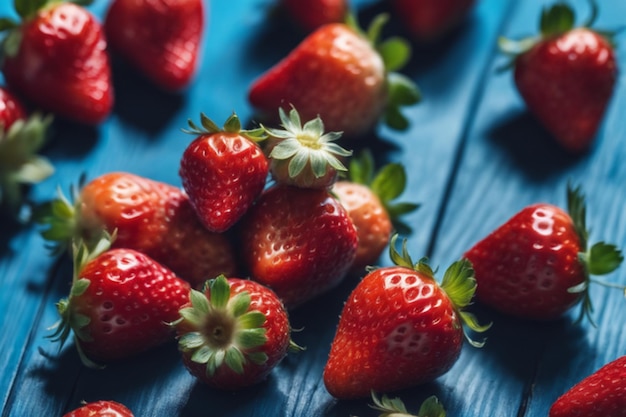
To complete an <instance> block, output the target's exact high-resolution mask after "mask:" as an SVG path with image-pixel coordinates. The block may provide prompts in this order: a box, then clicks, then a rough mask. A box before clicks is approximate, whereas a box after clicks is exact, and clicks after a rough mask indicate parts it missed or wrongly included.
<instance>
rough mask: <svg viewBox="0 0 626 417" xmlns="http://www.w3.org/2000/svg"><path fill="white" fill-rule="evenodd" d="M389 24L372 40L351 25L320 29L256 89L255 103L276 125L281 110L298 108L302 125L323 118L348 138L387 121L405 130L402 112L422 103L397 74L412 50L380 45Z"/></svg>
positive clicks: (376, 28) (378, 25) (377, 25)
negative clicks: (418, 102)
mask: <svg viewBox="0 0 626 417" xmlns="http://www.w3.org/2000/svg"><path fill="white" fill-rule="evenodd" d="M385 21H386V19H385V17H384V16H381V17H380V18H378V19H375V20H374V22H373V23H372V26H371V28H370V29H369V31H368V32H367V34H365V33H363V32H361V31H360V30H359V29H358V28H357V27H356V24H355V23H354V22H353V21H352V20H351V19H349V20H348V23H331V24H327V25H324V26H322V27H320V28H318V29H317V30H316V31H314V32H313V33H311V34H310V35H308V36H307V37H306V38H305V39H304V40H303V41H302V42H301V43H300V44H299V45H298V46H297V47H296V48H295V49H293V50H292V51H291V52H290V53H289V54H288V55H287V56H286V57H285V58H283V60H281V61H280V62H278V63H277V64H275V65H274V66H273V67H272V68H270V69H268V70H267V71H266V72H265V73H263V74H261V75H260V76H259V77H258V79H256V80H255V81H254V82H253V83H252V85H251V86H250V89H249V100H250V103H251V104H252V105H253V106H254V107H255V108H256V109H257V110H258V111H259V112H261V113H262V114H261V115H260V117H261V118H270V119H274V118H275V117H276V116H275V115H276V112H277V110H278V108H279V107H283V108H288V107H289V106H294V107H295V108H297V109H298V111H299V112H300V116H301V117H302V119H304V120H312V119H314V118H315V117H317V116H320V117H321V119H322V120H324V124H325V126H326V128H327V129H328V130H330V131H336V132H343V134H344V136H345V137H354V136H359V135H362V134H364V133H366V132H368V131H370V130H371V129H372V128H373V127H374V126H375V125H376V123H377V122H378V121H379V120H380V119H381V118H384V121H385V122H386V123H387V124H388V125H389V126H391V127H394V128H397V129H403V128H405V127H406V126H407V124H408V122H407V120H406V118H404V116H403V115H402V114H401V112H400V106H404V105H409V104H414V103H416V102H417V101H418V100H419V93H418V91H417V88H416V86H415V85H414V84H413V83H412V82H411V81H410V80H409V79H407V78H406V77H404V76H401V75H400V74H398V73H396V72H394V71H396V70H398V69H399V68H401V67H402V66H403V65H404V64H405V63H406V61H407V60H408V56H409V53H410V52H409V46H408V44H407V43H406V42H404V41H402V40H400V39H399V38H391V39H389V40H387V41H386V42H382V43H379V41H378V38H379V36H380V31H381V29H382V25H383V24H384V22H385Z"/></svg>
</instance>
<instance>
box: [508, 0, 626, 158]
mask: <svg viewBox="0 0 626 417" xmlns="http://www.w3.org/2000/svg"><path fill="white" fill-rule="evenodd" d="M591 3H592V5H593V6H594V7H595V2H591ZM596 14H597V13H596V12H595V9H594V12H593V16H594V17H595V16H596ZM574 21H575V16H574V11H573V10H572V9H571V8H570V7H569V6H567V5H566V4H563V3H557V4H555V5H554V6H552V7H551V8H549V9H547V10H544V12H543V14H542V16H541V24H540V28H541V35H540V36H539V37H537V38H527V39H523V40H521V41H519V42H515V41H510V40H508V39H504V38H501V40H500V46H501V49H502V50H503V51H504V52H506V53H508V54H510V55H512V56H513V57H514V58H513V61H512V65H513V66H514V79H515V85H516V86H517V89H518V91H519V93H520V95H521V96H522V98H523V100H524V101H525V103H526V105H527V107H528V109H529V110H530V111H531V112H532V113H533V114H534V115H535V117H536V118H537V119H538V120H539V121H540V122H541V123H542V124H543V125H544V126H545V128H546V129H547V130H548V131H549V132H550V133H551V134H552V135H553V136H554V138H555V140H556V141H557V142H558V143H560V145H562V146H563V148H564V149H566V150H568V151H570V152H573V153H580V152H584V151H586V150H588V149H589V148H590V146H591V144H592V142H593V141H594V139H595V137H596V133H597V131H598V128H599V126H600V124H601V123H602V119H603V117H604V113H605V110H606V108H607V106H608V103H609V101H610V99H611V96H612V95H613V90H614V88H615V83H616V81H617V76H618V67H617V61H616V58H615V51H614V47H613V44H612V41H611V39H610V38H609V37H608V36H609V35H608V34H607V33H606V32H603V33H600V32H597V31H594V30H593V29H590V26H591V24H592V23H593V19H592V20H591V21H590V22H588V23H586V24H585V25H584V26H581V27H575V26H574Z"/></svg>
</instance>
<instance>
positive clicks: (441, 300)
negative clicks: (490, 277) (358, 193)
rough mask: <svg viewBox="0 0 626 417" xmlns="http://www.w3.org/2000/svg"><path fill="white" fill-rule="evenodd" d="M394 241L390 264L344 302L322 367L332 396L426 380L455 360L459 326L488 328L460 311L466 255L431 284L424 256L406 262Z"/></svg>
mask: <svg viewBox="0 0 626 417" xmlns="http://www.w3.org/2000/svg"><path fill="white" fill-rule="evenodd" d="M396 239H397V235H394V237H392V240H391V247H390V255H391V259H392V260H393V262H394V264H395V265H394V266H389V267H383V268H378V269H375V270H373V271H372V272H370V273H369V274H367V275H366V276H365V277H364V278H363V279H362V280H361V281H360V282H359V284H358V285H357V286H356V288H355V289H354V290H353V291H352V293H351V294H350V296H349V297H348V300H347V301H346V303H345V305H344V308H343V311H342V313H341V317H340V319H339V325H338V326H337V332H336V334H335V337H334V339H333V342H332V345H331V349H330V354H329V357H328V361H327V363H326V366H325V368H324V384H325V385H326V388H327V390H328V392H329V393H330V394H331V395H332V396H334V397H336V398H339V399H350V398H360V397H366V396H368V395H370V392H371V391H372V390H374V391H379V392H380V391H382V392H389V391H395V390H399V389H403V388H407V387H410V386H413V385H417V384H421V383H425V382H429V381H432V380H434V379H435V378H437V377H438V376H440V375H442V374H444V373H445V372H447V371H448V370H449V369H450V368H451V367H452V366H453V365H454V363H455V362H456V361H457V359H458V357H459V355H460V353H461V347H462V345H463V324H466V325H467V326H468V327H470V328H471V329H472V330H474V331H478V332H481V331H485V330H487V328H488V327H489V326H480V325H478V323H477V321H476V318H475V317H474V316H473V315H471V314H470V313H468V312H465V311H463V308H464V307H466V306H467V305H468V304H469V303H470V301H471V299H472V296H473V295H474V290H475V287H476V282H475V281H474V279H473V277H472V274H473V271H472V268H471V264H470V263H469V262H468V261H467V260H461V261H457V262H455V263H453V264H452V265H451V266H450V267H449V268H448V270H447V271H446V273H445V276H444V278H443V281H442V283H441V285H439V284H438V283H437V282H436V281H435V277H434V274H433V271H432V269H431V268H430V267H429V266H428V264H426V262H425V261H424V260H420V261H419V262H417V263H416V264H413V261H412V260H411V258H410V256H409V255H408V253H407V250H406V241H405V242H404V244H403V247H402V254H400V253H398V252H397V250H396V249H395V247H394V246H395V242H396ZM470 341H471V340H470ZM472 343H473V344H474V345H476V346H481V345H482V344H480V343H477V342H472Z"/></svg>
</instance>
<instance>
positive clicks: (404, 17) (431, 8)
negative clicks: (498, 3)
mask: <svg viewBox="0 0 626 417" xmlns="http://www.w3.org/2000/svg"><path fill="white" fill-rule="evenodd" d="M475 2H476V1H475V0H392V1H391V8H392V13H393V15H394V16H397V17H398V19H399V20H400V21H401V22H402V24H403V25H404V27H405V28H406V30H407V31H408V32H409V33H410V34H411V35H412V36H413V37H414V38H415V39H417V40H418V41H421V42H426V43H430V42H434V41H436V40H438V39H440V38H441V37H442V36H445V35H447V34H448V33H450V31H451V30H452V29H454V28H455V27H456V26H458V25H459V24H460V23H461V22H462V21H463V18H465V17H466V16H467V14H468V13H469V12H470V10H471V9H472V7H473V6H474V3H475Z"/></svg>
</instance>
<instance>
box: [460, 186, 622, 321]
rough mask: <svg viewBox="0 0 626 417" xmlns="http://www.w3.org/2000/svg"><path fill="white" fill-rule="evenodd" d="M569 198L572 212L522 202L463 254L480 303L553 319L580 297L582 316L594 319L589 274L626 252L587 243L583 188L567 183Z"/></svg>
mask: <svg viewBox="0 0 626 417" xmlns="http://www.w3.org/2000/svg"><path fill="white" fill-rule="evenodd" d="M567 201H568V212H566V211H565V210H562V209H561V208H559V207H557V206H554V205H552V204H545V203H538V204H533V205H529V206H526V207H524V208H523V209H522V210H521V211H519V212H518V213H517V214H515V215H514V216H513V217H511V218H510V219H509V220H507V221H506V222H505V223H504V224H502V225H501V226H499V227H498V228H497V229H496V230H494V231H493V232H492V233H490V234H489V235H488V236H486V237H485V238H483V239H482V240H481V241H479V242H477V243H476V244H474V246H473V247H471V248H470V249H469V250H468V251H467V252H466V253H465V257H466V258H467V259H469V260H470V261H471V262H472V264H473V265H474V269H475V271H476V281H477V282H478V291H477V293H476V297H477V299H478V300H479V301H480V302H482V303H484V304H485V305H489V306H490V307H492V308H494V309H495V310H497V311H500V312H503V313H506V314H510V315H513V316H517V317H521V318H527V319H535V320H551V319H555V318H558V317H561V316H562V315H563V314H564V313H565V312H566V311H568V310H569V309H570V308H572V307H573V306H575V305H576V304H578V303H581V301H582V303H581V312H580V317H579V319H582V318H583V317H585V316H586V317H588V318H589V319H591V311H592V305H591V299H590V296H589V291H588V288H589V285H590V283H591V282H592V279H591V278H590V275H603V274H608V273H610V272H612V271H614V270H615V269H617V267H618V266H619V265H620V263H621V262H622V260H623V256H622V254H621V252H620V251H619V250H618V249H617V248H616V247H615V246H614V245H610V244H606V243H604V242H599V243H596V244H595V245H593V246H591V247H589V248H588V245H587V239H588V231H587V228H586V219H585V214H586V208H585V198H584V196H583V194H582V192H581V190H580V187H577V188H572V187H570V186H568V190H567ZM594 282H597V281H594Z"/></svg>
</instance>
